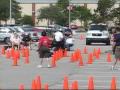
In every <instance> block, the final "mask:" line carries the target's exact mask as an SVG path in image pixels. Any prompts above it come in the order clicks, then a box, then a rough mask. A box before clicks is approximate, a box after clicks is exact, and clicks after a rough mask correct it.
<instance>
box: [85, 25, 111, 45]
mask: <svg viewBox="0 0 120 90" xmlns="http://www.w3.org/2000/svg"><path fill="white" fill-rule="evenodd" d="M92 42H94V43H99V42H100V43H106V45H110V34H109V32H108V28H107V25H106V24H91V25H90V27H89V29H88V31H87V33H86V45H90V44H91V43H92Z"/></svg>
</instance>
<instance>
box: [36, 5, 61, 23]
mask: <svg viewBox="0 0 120 90" xmlns="http://www.w3.org/2000/svg"><path fill="white" fill-rule="evenodd" d="M59 11H60V10H59V8H58V7H56V6H55V5H51V6H50V7H45V8H42V9H40V10H39V15H38V19H39V20H42V19H47V20H48V25H49V24H51V23H54V22H56V19H57V18H58V17H61V13H60V12H59Z"/></svg>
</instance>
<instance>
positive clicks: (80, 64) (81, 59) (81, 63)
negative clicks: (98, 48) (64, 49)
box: [79, 55, 83, 66]
mask: <svg viewBox="0 0 120 90" xmlns="http://www.w3.org/2000/svg"><path fill="white" fill-rule="evenodd" d="M79 66H83V58H82V55H80V57H79Z"/></svg>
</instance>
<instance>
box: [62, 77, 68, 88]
mask: <svg viewBox="0 0 120 90" xmlns="http://www.w3.org/2000/svg"><path fill="white" fill-rule="evenodd" d="M63 90H69V84H68V77H67V76H65V77H64V81H63Z"/></svg>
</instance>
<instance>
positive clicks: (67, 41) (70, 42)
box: [66, 38, 74, 44]
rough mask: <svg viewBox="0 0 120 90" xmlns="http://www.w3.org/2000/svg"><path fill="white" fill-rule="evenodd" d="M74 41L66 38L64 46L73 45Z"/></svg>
mask: <svg viewBox="0 0 120 90" xmlns="http://www.w3.org/2000/svg"><path fill="white" fill-rule="evenodd" d="M73 41H74V39H73V38H67V39H66V44H73Z"/></svg>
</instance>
